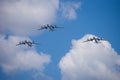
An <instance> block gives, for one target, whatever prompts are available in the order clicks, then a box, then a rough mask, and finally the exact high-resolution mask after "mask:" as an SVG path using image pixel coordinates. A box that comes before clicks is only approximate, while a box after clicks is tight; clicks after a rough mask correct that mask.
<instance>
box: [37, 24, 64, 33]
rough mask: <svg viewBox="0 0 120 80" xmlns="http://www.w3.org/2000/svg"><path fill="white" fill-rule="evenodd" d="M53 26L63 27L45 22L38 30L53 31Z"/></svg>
mask: <svg viewBox="0 0 120 80" xmlns="http://www.w3.org/2000/svg"><path fill="white" fill-rule="evenodd" d="M55 28H63V27H58V26H56V25H55V26H53V25H49V24H47V25H44V26H41V28H40V29H38V30H43V29H49V30H50V31H54V29H55Z"/></svg>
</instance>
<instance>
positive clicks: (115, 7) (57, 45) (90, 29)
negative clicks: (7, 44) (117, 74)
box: [0, 0, 120, 80]
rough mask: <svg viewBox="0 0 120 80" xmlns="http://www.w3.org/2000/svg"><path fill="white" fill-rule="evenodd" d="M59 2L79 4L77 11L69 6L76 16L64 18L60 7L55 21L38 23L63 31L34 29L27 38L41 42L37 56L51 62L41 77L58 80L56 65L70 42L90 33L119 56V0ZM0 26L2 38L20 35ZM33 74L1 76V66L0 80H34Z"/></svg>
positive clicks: (32, 72) (66, 0)
mask: <svg viewBox="0 0 120 80" xmlns="http://www.w3.org/2000/svg"><path fill="white" fill-rule="evenodd" d="M6 1H7V0H6ZM53 1H55V0H53ZM1 2H2V1H1ZM61 2H62V4H65V3H66V2H70V5H69V4H66V7H67V5H69V6H72V4H77V3H80V4H78V5H79V7H78V8H77V7H74V6H72V8H73V9H74V10H75V13H76V17H72V18H69V17H66V16H65V15H64V16H61V15H62V11H60V9H62V8H60V9H59V8H58V11H57V12H56V14H57V15H56V18H55V19H54V18H53V19H51V17H50V19H48V20H46V19H44V20H43V22H42V21H41V22H42V24H47V23H50V24H53V25H57V26H63V27H64V28H62V29H56V30H55V31H54V32H50V31H47V30H46V31H43V32H39V31H37V30H36V33H37V35H27V37H29V38H30V39H31V40H34V41H36V42H39V43H40V45H38V46H35V50H36V51H37V52H38V53H40V52H43V53H46V54H48V55H50V56H51V62H50V63H49V64H47V65H45V69H44V71H43V73H44V74H45V76H44V77H46V76H47V77H50V78H52V79H53V80H61V76H62V75H61V72H60V68H59V65H58V64H59V62H60V60H61V58H62V57H63V56H64V55H65V54H66V53H67V52H68V51H69V50H70V48H71V46H72V44H71V41H72V40H73V39H80V38H82V37H83V36H84V35H86V34H93V35H96V36H99V37H102V38H104V39H105V40H108V41H109V42H110V43H111V45H112V47H113V48H114V49H115V51H116V52H117V53H118V54H119V53H120V45H119V43H120V42H119V39H120V36H119V34H120V29H119V26H120V5H119V3H120V1H119V0H74V1H72V0H60V1H59V4H61ZM3 5H4V4H3ZM23 7H24V6H23ZM70 8H71V7H70ZM70 8H67V9H70ZM3 9H4V8H3ZM0 10H2V9H0ZM62 10H64V9H62ZM68 12H69V11H68ZM46 15H48V14H46ZM50 15H52V16H53V17H54V9H53V13H52V12H51V13H50ZM1 16H2V14H0V17H1ZM47 17H48V16H47ZM48 18H49V17H48ZM2 19H3V18H1V19H0V21H1V23H2ZM16 19H17V18H16ZM38 20H39V19H38ZM4 21H6V20H4ZM31 21H32V20H31ZM13 22H14V20H13ZM33 22H34V21H33ZM38 22H39V21H38ZM6 23H7V22H6ZM34 24H35V26H37V25H38V27H36V29H37V28H39V27H40V26H39V25H41V23H40V24H39V23H37V22H36V23H33V24H31V25H34ZM8 25H9V24H8ZM18 25H19V24H18ZM0 26H1V30H0V31H1V32H0V34H1V35H2V34H3V35H7V34H9V35H15V36H21V35H19V33H18V34H14V33H17V32H15V31H10V33H9V32H6V31H7V30H11V29H10V28H3V25H0ZM5 26H7V25H5ZM18 27H19V26H18ZM11 28H14V27H11ZM27 28H29V27H27ZM6 29H7V30H6ZM32 29H33V28H32ZM12 32H13V33H12ZM23 33H24V32H23ZM36 33H35V34H36ZM22 36H23V35H22ZM25 36H26V35H25ZM31 59H32V58H31ZM32 74H35V72H34V71H24V70H23V71H18V72H16V73H13V74H10V75H8V74H6V73H4V71H3V69H2V67H1V66H0V79H1V80H33V78H32V77H31V75H32Z"/></svg>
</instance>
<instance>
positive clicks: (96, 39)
mask: <svg viewBox="0 0 120 80" xmlns="http://www.w3.org/2000/svg"><path fill="white" fill-rule="evenodd" d="M103 40H104V39H102V38H96V37H93V38H90V39H87V40H86V41H83V42H88V41H94V42H95V43H99V41H103Z"/></svg>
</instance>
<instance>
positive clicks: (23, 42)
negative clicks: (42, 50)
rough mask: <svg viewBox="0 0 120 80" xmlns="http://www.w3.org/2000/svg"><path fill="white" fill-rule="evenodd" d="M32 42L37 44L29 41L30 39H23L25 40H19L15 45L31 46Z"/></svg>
mask: <svg viewBox="0 0 120 80" xmlns="http://www.w3.org/2000/svg"><path fill="white" fill-rule="evenodd" d="M33 44H38V43H35V42H34V41H32V42H31V41H27V40H25V41H22V42H19V43H18V44H17V45H16V46H19V45H28V46H29V47H32V46H33Z"/></svg>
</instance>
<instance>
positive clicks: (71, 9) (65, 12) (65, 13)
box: [61, 2, 81, 20]
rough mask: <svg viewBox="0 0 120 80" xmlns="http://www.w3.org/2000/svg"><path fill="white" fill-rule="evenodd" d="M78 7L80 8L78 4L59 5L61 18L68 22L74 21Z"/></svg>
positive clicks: (65, 3) (66, 3)
mask: <svg viewBox="0 0 120 80" xmlns="http://www.w3.org/2000/svg"><path fill="white" fill-rule="evenodd" d="M80 7H81V3H80V2H76V3H75V2H64V3H61V10H62V17H64V18H66V19H70V20H72V19H76V18H77V12H76V10H78V9H79V8H80Z"/></svg>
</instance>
